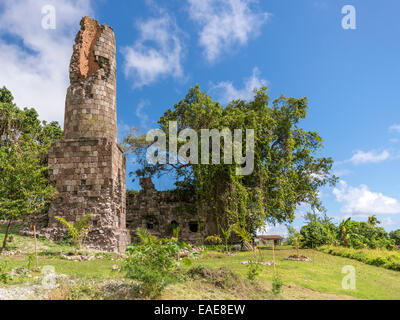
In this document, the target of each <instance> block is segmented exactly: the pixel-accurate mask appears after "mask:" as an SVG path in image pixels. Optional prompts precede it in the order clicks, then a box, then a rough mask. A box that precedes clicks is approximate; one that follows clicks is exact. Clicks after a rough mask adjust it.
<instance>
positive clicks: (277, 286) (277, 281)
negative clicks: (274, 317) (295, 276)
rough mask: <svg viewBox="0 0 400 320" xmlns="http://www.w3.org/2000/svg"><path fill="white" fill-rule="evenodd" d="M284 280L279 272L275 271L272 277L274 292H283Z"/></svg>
mask: <svg viewBox="0 0 400 320" xmlns="http://www.w3.org/2000/svg"><path fill="white" fill-rule="evenodd" d="M282 286H283V281H282V279H281V277H280V276H279V274H278V273H276V272H275V273H274V276H273V278H272V293H273V294H275V295H277V294H280V293H281V292H282Z"/></svg>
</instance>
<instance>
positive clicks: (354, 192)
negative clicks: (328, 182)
mask: <svg viewBox="0 0 400 320" xmlns="http://www.w3.org/2000/svg"><path fill="white" fill-rule="evenodd" d="M333 194H334V195H335V196H336V200H337V201H338V202H340V203H343V204H344V206H343V207H342V209H341V212H342V213H344V214H348V215H355V216H364V215H365V216H369V215H372V214H399V213H400V202H399V201H398V200H397V199H394V198H391V197H388V196H385V195H383V194H382V193H380V192H372V191H370V190H369V188H368V186H366V185H360V186H359V187H352V186H349V185H348V184H347V183H346V182H345V181H343V180H341V181H339V184H338V187H336V188H334V189H333Z"/></svg>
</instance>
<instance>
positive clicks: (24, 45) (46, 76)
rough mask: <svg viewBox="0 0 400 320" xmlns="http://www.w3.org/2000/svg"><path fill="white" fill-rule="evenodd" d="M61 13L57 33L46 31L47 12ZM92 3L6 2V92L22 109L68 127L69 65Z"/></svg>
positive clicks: (1, 29) (1, 36) (2, 47)
mask: <svg viewBox="0 0 400 320" xmlns="http://www.w3.org/2000/svg"><path fill="white" fill-rule="evenodd" d="M44 5H53V6H54V7H55V9H56V29H48V30H46V29H43V28H42V24H41V21H42V18H43V15H42V7H43V6H44ZM91 14H92V9H91V2H90V0H57V1H55V0H3V1H2V2H1V4H0V61H2V64H1V68H0V86H3V85H5V86H6V87H7V88H8V89H9V90H11V92H12V93H13V95H14V97H15V101H16V103H17V105H19V106H20V107H22V106H26V107H35V108H36V109H37V110H38V112H39V115H40V117H41V118H42V119H44V120H58V121H60V122H62V121H63V114H64V106H65V94H66V89H67V87H68V84H69V81H68V64H69V61H70V57H71V54H72V45H73V41H74V37H75V34H76V32H77V31H78V30H79V21H80V19H81V18H82V16H84V15H91Z"/></svg>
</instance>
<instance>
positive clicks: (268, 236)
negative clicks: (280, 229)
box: [257, 235, 283, 240]
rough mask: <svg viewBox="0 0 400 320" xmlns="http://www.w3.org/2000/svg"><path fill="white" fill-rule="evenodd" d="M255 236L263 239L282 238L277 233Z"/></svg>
mask: <svg viewBox="0 0 400 320" xmlns="http://www.w3.org/2000/svg"><path fill="white" fill-rule="evenodd" d="M257 238H259V239H264V240H280V239H283V237H282V236H278V235H261V236H257Z"/></svg>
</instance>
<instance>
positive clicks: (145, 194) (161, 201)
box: [126, 178, 217, 243]
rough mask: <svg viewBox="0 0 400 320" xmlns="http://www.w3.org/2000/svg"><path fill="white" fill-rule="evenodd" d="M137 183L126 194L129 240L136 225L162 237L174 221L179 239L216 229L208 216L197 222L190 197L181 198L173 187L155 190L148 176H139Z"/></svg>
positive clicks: (197, 237)
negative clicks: (135, 188) (188, 198)
mask: <svg viewBox="0 0 400 320" xmlns="http://www.w3.org/2000/svg"><path fill="white" fill-rule="evenodd" d="M140 186H141V187H142V189H141V190H140V191H139V192H138V193H128V194H127V216H126V220H127V228H128V229H129V230H130V232H131V238H132V239H133V240H136V235H135V232H136V229H137V228H138V227H141V228H145V229H147V230H148V231H149V232H150V233H151V234H153V235H155V236H157V237H162V238H163V237H170V236H171V235H172V234H171V229H172V225H178V226H179V229H180V233H179V239H180V240H182V241H187V242H192V243H196V242H199V241H202V239H204V238H205V237H206V236H208V235H213V234H216V233H217V225H216V221H215V219H213V218H212V217H209V218H206V219H205V220H206V221H205V222H201V223H199V217H198V215H197V213H195V210H193V207H194V203H193V201H188V200H187V199H186V200H182V199H180V198H179V196H178V195H177V194H176V193H175V192H173V191H157V190H156V189H155V187H154V184H153V183H152V181H151V180H150V179H149V178H143V179H140Z"/></svg>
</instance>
